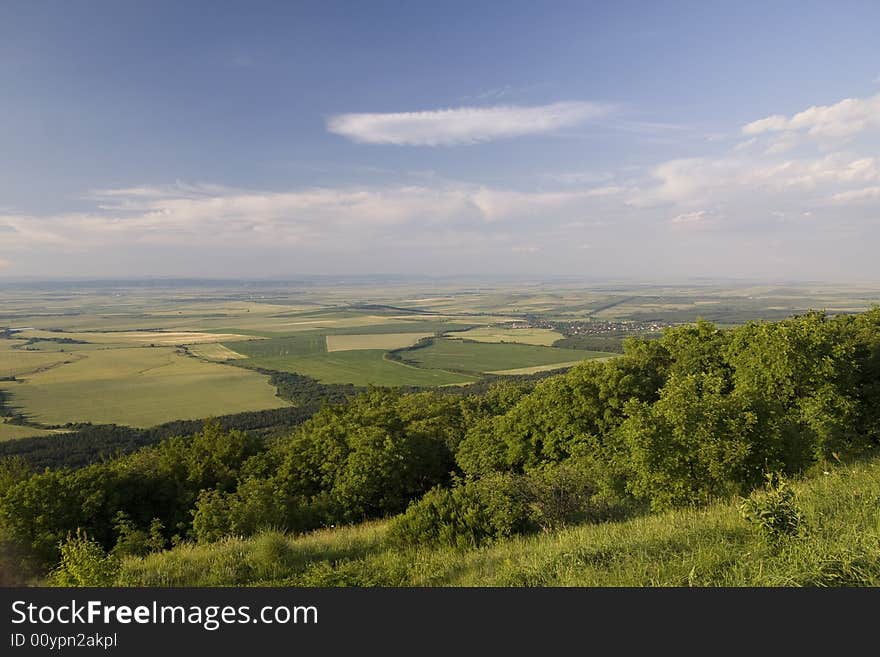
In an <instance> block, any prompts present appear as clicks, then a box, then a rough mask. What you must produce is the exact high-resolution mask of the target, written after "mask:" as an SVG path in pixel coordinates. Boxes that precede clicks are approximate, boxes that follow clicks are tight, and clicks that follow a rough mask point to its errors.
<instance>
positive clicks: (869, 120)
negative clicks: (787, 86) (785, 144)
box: [742, 94, 880, 142]
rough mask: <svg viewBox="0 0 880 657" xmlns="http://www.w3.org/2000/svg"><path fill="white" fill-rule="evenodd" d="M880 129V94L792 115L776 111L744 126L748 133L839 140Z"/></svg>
mask: <svg viewBox="0 0 880 657" xmlns="http://www.w3.org/2000/svg"><path fill="white" fill-rule="evenodd" d="M878 128H880V94H877V95H875V96H871V97H870V98H845V99H844V100H841V101H840V102H838V103H835V104H833V105H814V106H813V107H810V108H808V109H805V110H804V111H802V112H798V113H797V114H794V115H793V116H791V117H790V118H788V117H786V116H783V115H781V114H774V115H773V116H768V117H766V118H763V119H759V120H758V121H752V122H751V123H748V124H746V125H745V126H743V128H742V132H743V134H745V135H762V134H768V133H779V132H795V133H800V134H802V135H805V136H809V137H811V138H814V139H818V140H824V141H830V142H837V141H843V140H848V139H850V138H852V137H853V136H855V135H856V134H858V133H860V132H863V131H865V130H874V129H878Z"/></svg>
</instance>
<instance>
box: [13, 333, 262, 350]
mask: <svg viewBox="0 0 880 657" xmlns="http://www.w3.org/2000/svg"><path fill="white" fill-rule="evenodd" d="M18 335H20V336H21V337H23V338H72V339H73V340H82V341H83V342H90V343H92V344H132V345H149V344H155V345H161V346H171V345H176V344H203V343H206V342H224V341H230V342H231V341H234V340H255V339H258V338H254V337H253V336H248V335H240V334H237V333H203V332H201V331H104V332H102V331H82V332H72V333H67V332H66V331H65V332H63V333H60V332H57V331H41V330H34V331H22V332H21V333H19V334H18Z"/></svg>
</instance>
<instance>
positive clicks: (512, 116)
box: [327, 101, 610, 146]
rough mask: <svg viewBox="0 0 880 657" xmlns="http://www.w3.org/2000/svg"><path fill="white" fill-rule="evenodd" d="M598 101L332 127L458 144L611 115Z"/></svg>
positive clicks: (341, 119)
mask: <svg viewBox="0 0 880 657" xmlns="http://www.w3.org/2000/svg"><path fill="white" fill-rule="evenodd" d="M609 111H610V108H609V107H608V106H605V105H600V104H597V103H590V102H584V101H570V102H560V103H552V104H550V105H537V106H531V107H525V106H518V105H503V106H495V107H459V108H455V109H439V110H428V111H422V112H395V113H390V114H337V115H335V116H331V117H330V118H329V119H327V130H329V131H330V132H332V133H334V134H337V135H341V136H343V137H347V138H348V139H351V140H353V141H356V142H360V143H367V144H394V145H397V146H452V145H456V144H474V143H477V142H484V141H492V140H496V139H506V138H510V137H520V136H523V135H535V134H542V133H547V132H553V131H555V130H559V129H560V128H566V127H570V126H574V125H577V124H580V123H583V122H584V121H588V120H590V119H596V118H599V117H602V116H605V115H607V114H608V113H609Z"/></svg>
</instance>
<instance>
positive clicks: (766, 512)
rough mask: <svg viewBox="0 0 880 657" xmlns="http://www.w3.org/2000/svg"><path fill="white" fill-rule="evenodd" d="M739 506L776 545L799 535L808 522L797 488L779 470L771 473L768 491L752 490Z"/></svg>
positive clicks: (743, 514)
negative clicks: (755, 491) (805, 519)
mask: <svg viewBox="0 0 880 657" xmlns="http://www.w3.org/2000/svg"><path fill="white" fill-rule="evenodd" d="M739 508H740V513H742V516H743V518H745V519H746V520H747V521H748V522H750V523H752V524H753V525H754V526H755V527H756V528H757V530H758V531H759V532H760V533H761V535H762V536H763V537H764V538H765V540H767V541H768V542H769V543H771V544H773V545H776V544H778V543H779V542H780V541H781V540H782V539H784V538H787V537H792V536H797V535H798V534H799V533H801V531H802V529H803V526H804V515H803V512H802V511H801V509H800V507H799V506H798V504H797V499H796V495H795V492H794V490H792V489H791V487H790V486H789V485H788V482H787V481H786V480H785V479H784V478H783V477H782V476H781V475H779V474H773V473H770V474H768V475H767V486H766V491H765V492H763V493H759V494H752V495H751V496H750V497H749V498H748V499H746V500H745V501H744V502H743V503H742V504H741V505H740V507H739Z"/></svg>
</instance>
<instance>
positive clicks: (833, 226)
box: [0, 0, 880, 282]
mask: <svg viewBox="0 0 880 657" xmlns="http://www.w3.org/2000/svg"><path fill="white" fill-rule="evenodd" d="M878 29H880V3H877V2H875V1H873V0H872V1H868V2H845V1H841V2H824V3H814V2H808V1H799V2H784V1H781V0H780V1H776V2H770V3H768V2H754V3H751V2H735V3H733V2H728V3H711V2H690V3H679V2H664V3H655V2H625V1H615V2H610V1H609V2H587V1H581V2H553V1H548V2H534V1H529V2H518V1H516V0H507V1H505V2H494V1H487V2H481V3H474V2H454V1H444V2H427V1H418V0H413V1H410V2H381V1H370V2H362V1H360V2H332V1H323V2H277V3H272V2H258V1H249V2H185V3H184V2H159V1H157V0H150V1H149V2H146V1H144V2H134V1H127V0H123V1H114V2H99V1H76V0H73V1H71V2H61V1H55V2H42V1H41V0H21V1H19V0H4V1H3V2H0V280H2V279H4V278H5V279H15V278H17V277H40V278H105V277H106V278H119V277H129V278H130V277H180V276H188V277H207V278H211V277H220V278H284V277H292V276H301V275H356V274H371V275H375V274H403V275H414V274H418V275H428V276H446V275H474V276H480V275H505V276H525V277H536V276H537V277H558V276H564V277H567V278H575V279H577V278H583V279H585V280H588V279H589V280H595V279H603V278H613V279H622V278H630V279H638V280H644V281H661V280H662V281H668V280H677V279H690V278H706V277H709V278H713V277H717V278H747V279H751V280H754V279H767V280H774V281H779V280H825V281H839V282H847V281H849V282H854V281H880V257H878V252H880V248H878V247H880V38H878V36H877V34H878Z"/></svg>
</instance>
